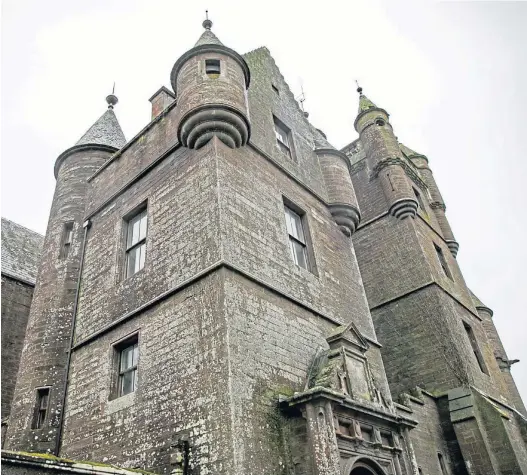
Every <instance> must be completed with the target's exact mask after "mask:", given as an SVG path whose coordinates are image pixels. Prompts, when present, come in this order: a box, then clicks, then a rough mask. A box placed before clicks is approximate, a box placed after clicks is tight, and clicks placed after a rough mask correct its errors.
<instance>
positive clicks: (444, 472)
mask: <svg viewBox="0 0 527 475" xmlns="http://www.w3.org/2000/svg"><path fill="white" fill-rule="evenodd" d="M437 459H438V460H439V466H440V467H441V474H442V475H448V472H447V471H446V466H445V461H444V460H443V455H442V454H440V453H439V452H438V454H437Z"/></svg>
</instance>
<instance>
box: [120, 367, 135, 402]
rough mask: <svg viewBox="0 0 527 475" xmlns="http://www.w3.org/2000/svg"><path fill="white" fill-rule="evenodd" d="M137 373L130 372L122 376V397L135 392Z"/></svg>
mask: <svg viewBox="0 0 527 475" xmlns="http://www.w3.org/2000/svg"><path fill="white" fill-rule="evenodd" d="M134 378H135V371H128V372H126V373H124V374H123V375H121V388H120V389H121V396H124V395H125V394H129V393H131V392H133V391H134Z"/></svg>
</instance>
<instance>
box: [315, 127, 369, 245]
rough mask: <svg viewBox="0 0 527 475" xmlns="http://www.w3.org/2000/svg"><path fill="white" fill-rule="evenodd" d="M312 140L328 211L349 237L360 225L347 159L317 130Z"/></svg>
mask: <svg viewBox="0 0 527 475" xmlns="http://www.w3.org/2000/svg"><path fill="white" fill-rule="evenodd" d="M313 139H314V142H315V153H316V154H317V156H318V159H319V162H320V168H321V170H322V175H323V177H324V182H325V185H326V190H327V193H328V204H329V210H330V212H331V215H332V216H333V218H334V219H335V222H336V223H337V224H338V225H339V228H340V229H341V231H342V232H343V233H344V234H345V235H346V236H351V235H352V234H353V233H354V232H355V230H356V229H357V226H358V225H359V223H360V212H359V205H358V203H357V197H356V196H355V190H354V189H353V184H352V182H351V175H350V171H349V161H348V157H346V155H344V153H342V152H339V151H338V150H336V149H335V148H334V147H333V146H332V145H330V144H329V142H328V141H327V140H326V137H325V135H324V134H322V132H320V131H318V130H317V132H316V134H315V136H314V137H313Z"/></svg>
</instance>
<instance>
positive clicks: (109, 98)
mask: <svg viewBox="0 0 527 475" xmlns="http://www.w3.org/2000/svg"><path fill="white" fill-rule="evenodd" d="M114 93H115V82H114V83H113V88H112V93H111V94H110V95H109V96H106V102H107V103H108V109H113V106H114V105H115V104H117V103H118V102H119V99H117V96H116V95H115V94H114Z"/></svg>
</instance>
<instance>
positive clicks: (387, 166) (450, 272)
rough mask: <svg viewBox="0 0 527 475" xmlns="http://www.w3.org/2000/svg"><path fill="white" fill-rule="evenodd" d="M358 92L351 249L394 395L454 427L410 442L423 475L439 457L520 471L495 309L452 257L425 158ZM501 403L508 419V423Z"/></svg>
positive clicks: (518, 418) (514, 398)
mask: <svg viewBox="0 0 527 475" xmlns="http://www.w3.org/2000/svg"><path fill="white" fill-rule="evenodd" d="M358 91H359V93H360V106H359V114H358V116H357V119H356V121H355V126H356V128H357V131H358V132H359V134H360V138H359V139H358V140H356V141H355V142H352V143H351V144H350V145H348V146H347V147H345V149H344V150H343V151H344V152H345V153H346V154H347V155H348V157H349V158H350V161H351V163H352V177H353V185H354V187H355V189H356V192H357V196H359V197H360V199H359V206H360V209H361V212H362V214H363V218H362V223H363V224H362V225H361V226H360V227H359V229H358V230H357V232H356V233H355V235H354V237H353V242H354V248H355V252H356V254H357V259H358V262H359V266H360V271H361V275H362V279H363V282H364V288H365V290H366V294H367V298H368V302H369V306H370V311H371V314H372V317H373V321H374V324H375V329H376V331H377V334H378V336H379V341H380V342H381V343H383V344H384V348H383V361H384V364H385V367H386V373H387V376H388V380H389V383H390V389H391V390H392V393H394V394H395V395H397V396H398V395H401V394H403V393H411V392H414V393H415V392H416V391H418V392H419V388H426V390H427V391H428V392H429V393H430V394H432V395H434V396H437V398H436V401H435V403H436V405H437V407H438V410H439V413H438V416H437V417H439V419H440V420H443V424H449V425H450V427H451V432H450V434H449V436H448V437H446V438H445V441H444V444H445V445H444V446H443V448H442V449H441V448H440V447H437V448H434V449H433V450H428V449H427V444H428V443H429V442H428V441H427V440H426V439H422V438H417V437H416V438H415V439H414V446H415V448H416V451H417V452H418V460H419V461H420V462H421V463H422V470H423V473H436V472H437V469H438V467H439V465H438V460H437V458H436V457H435V452H439V453H441V456H442V457H443V460H447V459H448V460H450V461H451V463H452V465H453V466H454V467H455V468H454V472H455V473H469V474H470V473H509V472H506V471H501V470H505V468H506V467H514V470H515V471H514V470H513V472H510V473H525V470H526V465H525V463H526V461H525V460H524V459H522V457H523V456H519V457H515V456H514V455H513V454H515V453H518V451H519V452H520V453H522V454H525V447H524V444H523V443H522V442H521V436H520V428H521V425H522V424H523V423H524V422H523V421H524V418H523V417H522V414H520V413H523V416H525V408H524V406H523V404H522V403H521V401H520V399H519V397H518V392H517V389H516V387H515V385H514V383H512V382H511V381H512V380H511V378H510V373H509V367H510V364H509V360H508V358H507V356H506V354H505V352H504V350H503V348H502V346H501V343H500V342H499V338H497V333H496V330H495V327H494V325H493V323H492V319H491V318H490V316H491V312H490V311H489V309H488V308H486V307H485V306H484V305H483V304H482V303H481V302H479V300H477V299H476V298H475V297H474V296H473V295H472V293H471V292H470V290H469V289H468V287H467V285H466V283H465V281H464V279H463V275H462V273H461V270H460V268H459V266H458V264H457V261H456V259H455V257H456V254H457V251H458V247H459V246H458V243H457V242H456V241H455V239H454V235H453V233H452V230H451V228H450V225H449V223H448V220H447V218H446V216H445V209H446V207H445V204H444V202H443V199H442V197H441V194H440V192H439V189H438V187H437V184H436V182H435V179H434V176H433V174H432V171H431V169H430V167H429V165H428V159H427V158H426V157H425V156H424V155H421V154H419V153H416V152H414V151H413V150H411V149H409V148H408V147H406V146H404V145H402V144H400V143H398V141H397V139H396V137H395V136H394V134H393V131H392V128H391V126H390V125H389V123H388V114H387V113H386V111H384V110H383V109H381V108H379V107H377V106H376V105H374V104H373V102H371V101H370V100H369V99H367V98H366V97H365V96H364V95H363V94H362V90H361V89H360V88H359V90H358ZM502 362H505V363H502ZM403 399H404V397H403ZM497 403H505V405H506V406H507V407H508V409H507V410H506V411H508V412H509V413H510V414H514V415H512V416H510V418H509V419H508V420H507V422H503V418H502V415H500V412H499V409H498V407H497V406H496V404H497ZM514 407H515V409H516V411H515V410H514ZM423 419H426V417H423ZM491 428H492V429H491ZM489 430H492V431H496V433H498V432H499V433H500V435H499V437H498V436H496V435H495V434H490V433H489V432H488V431H489ZM454 432H455V435H456V437H454V435H453V433H454ZM416 434H417V432H416ZM474 434H477V435H474ZM506 434H507V435H506ZM472 437H475V439H476V440H477V442H476V444H474V443H472V442H473V438H472ZM505 447H506V449H505ZM459 451H460V452H461V453H462V455H463V460H461V459H460V458H458V457H459ZM419 452H421V453H422V456H421V457H419ZM427 452H428V454H427V455H425V454H426V453H427ZM499 453H501V454H503V455H504V454H505V453H507V454H508V455H507V456H506V457H503V458H501V459H500V456H498V455H496V454H499ZM456 459H458V460H459V463H456ZM443 463H445V462H443ZM471 467H472V468H471ZM471 469H472V470H475V472H470V470H471ZM465 470H467V472H465ZM522 470H523V471H522ZM439 473H440V472H439Z"/></svg>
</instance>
